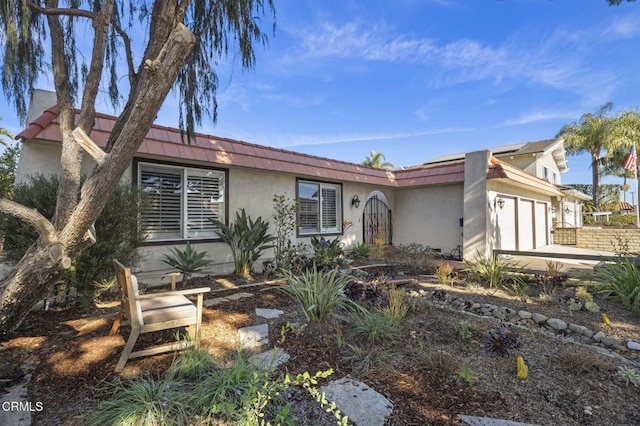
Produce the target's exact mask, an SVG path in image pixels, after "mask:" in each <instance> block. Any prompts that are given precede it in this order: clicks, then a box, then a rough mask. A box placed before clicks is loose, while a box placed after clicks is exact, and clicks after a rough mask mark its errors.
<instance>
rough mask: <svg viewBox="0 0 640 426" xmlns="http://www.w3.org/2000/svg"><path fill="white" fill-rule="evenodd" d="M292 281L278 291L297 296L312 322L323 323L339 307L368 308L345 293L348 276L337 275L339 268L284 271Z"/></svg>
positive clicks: (351, 308)
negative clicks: (301, 271) (294, 272)
mask: <svg viewBox="0 0 640 426" xmlns="http://www.w3.org/2000/svg"><path fill="white" fill-rule="evenodd" d="M284 276H285V278H286V279H287V280H288V282H289V284H288V285H286V286H282V287H277V288H278V290H280V291H282V292H284V293H286V294H288V295H289V296H291V297H292V298H293V299H295V300H296V301H297V302H298V303H300V306H301V307H302V311H303V312H304V315H305V316H306V317H307V320H308V321H309V322H315V323H323V322H324V321H326V320H327V319H328V317H329V316H330V315H332V314H334V313H335V311H336V310H337V309H340V308H342V309H347V310H360V311H366V310H365V309H364V308H363V307H362V306H360V305H358V304H357V303H355V302H354V301H352V300H350V299H349V298H348V297H347V296H346V295H345V293H344V287H345V286H346V285H347V283H348V282H349V280H350V278H349V276H345V275H338V271H337V270H336V269H333V270H329V271H322V270H317V269H311V270H307V271H306V272H305V273H303V274H302V275H300V276H294V275H292V274H291V273H289V272H287V271H285V272H284Z"/></svg>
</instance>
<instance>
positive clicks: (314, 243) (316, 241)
mask: <svg viewBox="0 0 640 426" xmlns="http://www.w3.org/2000/svg"><path fill="white" fill-rule="evenodd" d="M311 247H312V248H313V259H312V262H313V267H314V268H315V269H321V270H325V271H327V270H330V269H335V268H339V267H340V266H342V264H343V263H344V251H343V250H342V246H341V245H340V239H339V238H336V239H334V240H325V239H324V237H320V238H318V237H311Z"/></svg>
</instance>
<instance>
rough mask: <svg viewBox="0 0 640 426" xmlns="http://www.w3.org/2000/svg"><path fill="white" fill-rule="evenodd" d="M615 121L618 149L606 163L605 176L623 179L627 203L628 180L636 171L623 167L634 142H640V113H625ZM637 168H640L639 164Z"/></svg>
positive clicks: (631, 111)
mask: <svg viewBox="0 0 640 426" xmlns="http://www.w3.org/2000/svg"><path fill="white" fill-rule="evenodd" d="M615 120H616V122H617V124H616V126H614V127H613V129H612V131H613V132H614V133H613V134H614V138H615V139H616V140H617V141H618V147H617V148H616V149H615V150H613V151H612V152H611V155H610V160H609V161H608V162H605V163H604V165H603V174H604V175H606V176H611V175H612V176H619V177H621V178H623V183H622V185H621V189H622V190H623V191H624V193H625V198H624V201H627V199H626V192H627V190H628V189H629V184H628V183H627V179H632V178H633V177H634V171H633V170H627V169H624V168H623V167H622V165H623V164H624V162H625V160H626V158H627V156H628V155H629V151H630V150H631V145H632V144H633V143H634V142H640V113H639V112H638V111H634V110H629V111H625V112H623V113H622V114H620V115H619V116H618V117H616V119H615ZM636 148H640V147H636ZM636 167H638V164H637V163H636ZM633 203H635V201H633Z"/></svg>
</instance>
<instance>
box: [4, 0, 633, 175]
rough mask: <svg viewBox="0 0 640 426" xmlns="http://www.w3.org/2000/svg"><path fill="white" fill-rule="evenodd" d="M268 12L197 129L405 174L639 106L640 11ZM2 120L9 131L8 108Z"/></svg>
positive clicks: (354, 8) (334, 3) (401, 0)
mask: <svg viewBox="0 0 640 426" xmlns="http://www.w3.org/2000/svg"><path fill="white" fill-rule="evenodd" d="M275 4H276V13H277V29H276V34H275V37H274V36H272V37H271V39H270V43H269V48H268V49H266V50H262V49H259V51H258V55H257V66H256V69H255V70H252V71H242V70H241V68H240V66H239V64H238V60H237V58H229V59H227V60H224V61H222V62H221V64H220V71H219V74H220V83H221V87H220V90H219V94H218V102H219V109H218V122H217V123H216V124H215V125H214V124H210V123H203V126H202V127H201V128H200V129H199V130H200V131H202V132H205V133H209V134H213V135H218V136H223V137H229V138H233V139H238V140H243V141H247V142H251V143H257V144H263V145H269V146H274V147H280V148H286V149H290V150H294V151H299V152H304V153H308V154H314V155H321V156H326V157H331V158H338V159H342V160H346V161H352V162H361V161H362V160H363V159H364V158H365V156H367V155H368V154H369V152H370V151H372V150H375V151H378V152H382V153H384V154H385V156H386V159H387V161H391V162H392V163H394V164H395V165H396V166H411V165H416V164H420V163H422V162H424V161H427V160H429V159H431V158H433V157H437V156H440V155H444V154H452V153H457V152H465V151H473V150H477V149H484V148H488V147H492V146H499V145H506V144H511V143H516V142H526V141H536V140H541V139H548V138H552V137H554V136H555V134H556V133H557V132H558V130H559V129H560V128H561V127H562V125H564V124H566V123H568V122H571V121H574V120H577V119H579V117H580V115H581V114H582V113H584V112H593V111H595V110H597V108H598V107H599V106H601V105H602V104H604V103H606V102H609V101H611V102H613V103H614V105H615V108H616V109H617V110H622V109H629V108H637V107H638V106H639V105H640V55H639V54H638V53H639V52H640V2H637V3H629V4H623V5H621V6H618V7H609V6H608V5H607V3H606V1H605V0H579V1H578V0H553V1H550V0H503V1H498V0H484V1H478V0H394V1H388V0H385V1H382V0H370V1H351V0H324V1H306V0H275ZM47 84H50V83H47V82H46V81H43V83H42V85H41V88H44V89H47V88H51V86H49V87H47ZM2 100H3V99H2ZM176 103H177V100H176V99H175V98H171V99H168V100H167V102H166V103H165V105H164V107H163V109H162V111H161V113H160V114H159V116H158V120H157V122H158V123H159V124H163V125H169V126H176V125H177V118H176V117H177V114H176V113H175V105H176ZM5 104H6V102H5ZM98 109H99V110H102V111H104V112H111V113H112V112H113V111H111V110H109V108H108V107H107V106H106V105H102V106H101V105H98ZM0 116H2V117H3V121H2V122H0V126H2V127H4V128H6V129H8V130H10V131H12V132H14V133H17V132H18V131H19V130H20V129H21V125H20V124H19V123H18V121H17V119H16V118H15V115H14V114H13V113H12V112H11V111H9V110H4V111H2V112H0ZM569 167H570V171H569V172H568V173H565V174H564V175H563V176H562V181H563V183H590V182H591V171H590V169H589V161H588V158H587V157H585V156H582V157H570V158H569ZM606 182H617V180H615V179H613V180H612V179H611V178H609V179H607V180H606Z"/></svg>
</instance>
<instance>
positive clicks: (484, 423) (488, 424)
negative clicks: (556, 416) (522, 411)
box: [458, 414, 540, 426]
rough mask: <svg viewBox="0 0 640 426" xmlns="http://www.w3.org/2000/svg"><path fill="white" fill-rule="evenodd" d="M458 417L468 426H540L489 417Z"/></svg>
mask: <svg viewBox="0 0 640 426" xmlns="http://www.w3.org/2000/svg"><path fill="white" fill-rule="evenodd" d="M458 417H459V418H460V420H462V421H463V422H464V424H467V425H470V426H540V425H535V424H532V423H520V422H512V421H510V420H500V419H491V418H489V417H475V416H465V415H462V414H460V415H459V416H458Z"/></svg>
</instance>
